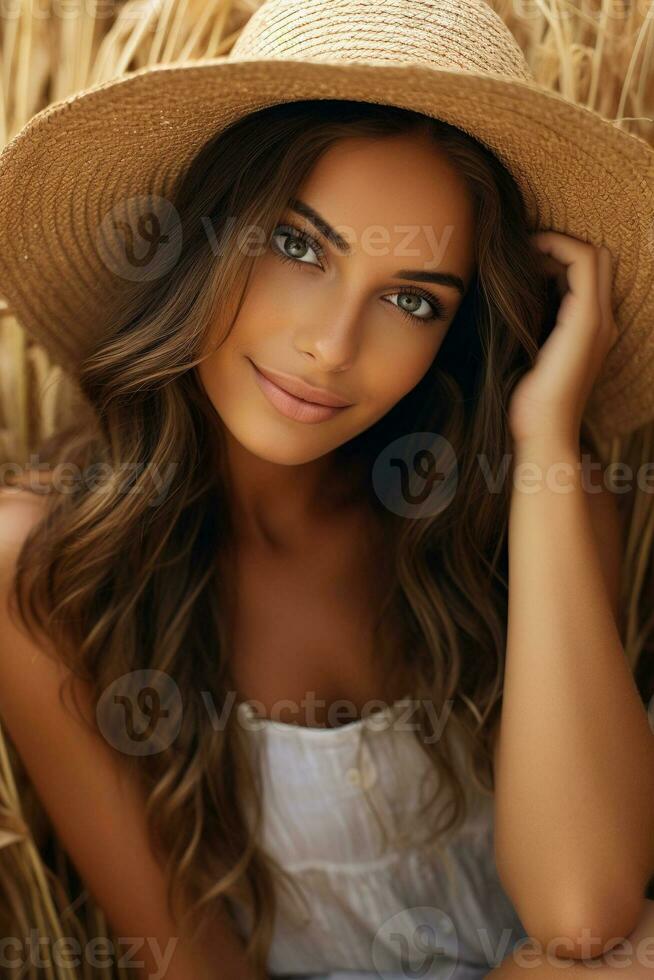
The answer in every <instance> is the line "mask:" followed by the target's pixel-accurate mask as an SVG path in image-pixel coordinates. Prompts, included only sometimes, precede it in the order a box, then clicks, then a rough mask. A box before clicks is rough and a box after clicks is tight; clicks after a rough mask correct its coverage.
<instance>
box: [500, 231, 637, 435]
mask: <svg viewBox="0 0 654 980" xmlns="http://www.w3.org/2000/svg"><path fill="white" fill-rule="evenodd" d="M532 239H533V241H534V244H535V245H536V247H537V248H539V249H540V250H541V251H542V252H543V253H544V254H545V256H546V258H545V259H544V266H545V270H546V272H547V273H548V274H549V275H550V276H555V277H556V279H557V283H558V287H559V294H560V295H562V296H563V299H562V301H561V304H560V307H559V310H558V315H557V318H556V323H555V325H554V328H553V330H552V332H551V333H550V335H549V337H548V338H547V340H546V341H545V343H544V344H543V346H542V347H541V348H540V350H539V352H538V355H537V357H536V360H535V362H534V366H533V367H532V368H531V369H530V370H529V371H528V372H527V373H526V374H525V375H524V376H523V377H522V378H521V379H520V381H519V382H518V384H517V385H516V387H515V388H514V390H513V393H512V395H511V399H510V404H509V409H508V419H509V427H510V430H511V434H512V436H513V439H514V440H515V442H516V443H526V442H529V443H533V442H534V441H536V442H538V441H539V440H545V441H546V442H548V443H550V444H551V443H554V444H557V445H565V446H574V447H576V448H577V449H578V447H579V438H580V430H581V421H582V417H583V413H584V409H585V406H586V403H587V401H588V397H589V395H590V393H591V391H592V388H593V385H594V383H595V381H596V379H597V376H598V375H599V372H600V369H601V367H602V364H603V363H604V359H605V358H606V355H607V354H608V352H609V350H610V348H611V347H612V346H613V344H614V343H615V342H616V340H617V339H618V336H619V333H618V328H617V326H616V323H615V320H614V317H613V310H612V306H611V253H610V252H609V250H608V249H607V248H606V247H605V246H603V245H602V246H601V247H599V248H597V247H596V246H594V245H592V244H590V243H587V242H582V241H580V240H579V239H578V238H573V237H572V236H570V235H564V234H562V233H561V232H556V231H541V232H536V233H535V234H534V235H532ZM566 287H567V291H566Z"/></svg>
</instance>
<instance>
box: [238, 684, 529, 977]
mask: <svg viewBox="0 0 654 980" xmlns="http://www.w3.org/2000/svg"><path fill="white" fill-rule="evenodd" d="M412 711H413V709H412V701H411V698H408V697H407V698H403V699H398V701H396V702H395V703H394V704H393V705H390V706H386V707H385V708H383V709H381V710H378V711H375V712H374V713H373V714H368V715H366V716H364V717H363V718H360V719H357V720H356V721H351V722H348V723H346V724H344V725H341V726H339V727H336V728H316V727H311V728H308V727H305V726H300V725H293V724H286V723H284V722H280V721H276V720H272V719H265V718H257V717H256V715H255V713H254V711H253V709H252V708H251V707H250V705H249V704H247V703H246V702H240V703H239V705H238V715H239V721H240V723H241V724H242V726H243V728H244V729H245V731H246V732H247V736H246V737H247V739H248V744H249V745H251V747H252V749H253V750H254V754H253V756H252V758H253V760H254V761H255V765H257V766H258V768H259V772H260V776H261V792H262V794H263V801H264V802H263V828H262V840H261V843H262V845H263V847H264V848H265V850H266V851H267V853H269V854H270V855H272V856H273V857H274V858H275V859H276V860H277V861H278V862H279V863H280V865H281V866H282V867H283V868H284V869H285V871H286V872H287V873H288V874H289V875H290V876H291V878H292V880H293V882H295V883H296V885H297V886H298V887H299V889H300V893H301V896H302V898H303V899H304V901H305V903H306V906H303V905H302V904H301V903H300V904H298V900H297V898H295V891H292V892H291V891H289V890H288V889H287V888H284V887H283V886H282V887H280V888H278V902H279V907H278V912H277V919H276V923H275V929H274V935H273V941H272V945H271V948H270V954H269V959H268V969H269V972H270V974H271V975H272V976H275V977H277V976H280V977H281V976H289V977H294V978H300V977H307V976H311V977H316V978H317V977H318V976H320V977H329V980H337V978H340V977H341V976H342V977H343V980H346V978H347V980H356V978H357V977H359V975H361V976H362V977H369V978H370V980H372V978H373V977H374V978H378V977H380V976H382V977H388V978H389V980H390V978H393V980H394V978H395V977H397V978H398V980H399V978H400V977H401V978H402V980H405V978H406V977H410V976H415V977H418V976H419V977H421V978H429V980H432V978H433V980H481V978H482V977H485V976H486V974H487V973H488V972H489V970H490V969H491V968H492V967H493V966H494V965H496V964H497V963H499V962H500V960H502V959H503V958H504V957H505V956H506V955H507V954H508V953H509V952H510V951H511V949H512V948H513V946H514V945H515V944H516V943H517V942H518V941H519V940H520V939H522V938H524V937H525V936H526V935H527V934H526V932H525V930H524V928H523V926H522V923H521V922H520V919H519V918H518V915H517V913H516V911H515V909H514V908H513V905H512V904H511V902H510V900H509V898H508V896H507V895H506V893H505V892H504V890H503V888H502V886H501V884H500V881H499V878H498V876H497V870H496V867H495V861H494V854H493V801H492V798H491V797H489V796H483V795H482V794H480V793H475V794H473V793H472V792H470V796H469V798H470V801H471V805H470V810H469V811H468V815H467V817H466V820H465V821H464V823H463V825H462V826H460V827H459V828H458V829H456V830H455V831H449V832H448V834H447V835H446V837H445V838H441V839H440V842H441V850H442V852H443V853H438V852H437V850H436V849H434V847H433V846H432V847H429V846H426V845H425V844H424V843H422V842H421V841H422V839H423V838H425V837H426V836H427V833H428V829H429V828H427V829H425V828H426V821H427V820H428V819H429V813H430V812H432V813H435V815H436V816H438V814H439V813H440V812H441V808H442V806H443V805H444V799H446V797H445V796H444V794H443V795H442V796H439V797H438V799H437V801H436V802H435V805H434V808H432V809H431V810H430V809H428V810H427V811H426V814H425V816H423V817H422V819H421V820H418V817H417V816H416V814H417V809H418V806H419V804H420V803H421V802H423V801H424V800H425V799H427V798H428V797H429V796H430V795H431V794H432V793H433V792H434V789H435V786H437V785H438V775H437V773H436V770H435V769H434V766H433V763H431V762H430V760H429V758H428V757H427V756H426V754H425V752H424V750H423V749H422V748H421V747H420V745H419V744H418V743H417V741H416V735H415V734H414V731H413V729H414V728H415V721H412ZM454 752H455V755H456V753H457V745H455V748H454ZM458 759H459V761H462V756H461V755H460V754H459V756H458ZM257 760H258V761H257ZM425 794H427V795H425ZM448 865H449V866H450V869H451V878H448V873H447V866H448ZM232 907H233V909H234V914H235V916H236V919H237V923H238V925H239V927H240V929H241V933H242V935H243V936H245V935H247V934H248V933H249V928H250V921H249V916H248V913H247V910H246V909H245V908H244V907H241V906H240V904H239V903H236V902H233V903H232ZM427 962H429V964H430V966H429V969H427ZM341 971H355V972H341Z"/></svg>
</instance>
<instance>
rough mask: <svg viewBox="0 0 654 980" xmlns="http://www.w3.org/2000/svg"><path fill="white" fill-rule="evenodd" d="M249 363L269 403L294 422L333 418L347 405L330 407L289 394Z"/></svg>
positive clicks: (252, 363) (322, 420) (320, 420)
mask: <svg viewBox="0 0 654 980" xmlns="http://www.w3.org/2000/svg"><path fill="white" fill-rule="evenodd" d="M248 360H249V358H248ZM250 364H251V365H252V368H253V370H254V376H255V378H256V381H257V384H258V385H259V387H260V388H261V390H262V392H263V393H264V395H265V396H266V398H267V399H268V401H269V402H270V403H271V405H273V406H274V407H275V408H276V409H277V410H278V411H279V412H281V414H282V415H285V416H286V418H289V419H294V421H296V422H325V421H327V419H331V418H334V416H335V415H338V413H339V412H343V411H345V408H348V407H349V406H347V405H346V406H343V407H338V408H336V407H332V406H331V405H318V404H317V403H316V402H308V401H305V400H304V399H303V398H296V397H295V395H291V394H290V393H289V392H288V391H285V389H284V388H280V386H279V385H276V384H275V383H274V381H271V380H270V379H269V378H266V377H265V375H263V374H262V373H261V371H259V369H258V368H257V366H256V364H255V363H254V362H253V361H250Z"/></svg>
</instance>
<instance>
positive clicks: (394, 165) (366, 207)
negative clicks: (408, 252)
mask: <svg viewBox="0 0 654 980" xmlns="http://www.w3.org/2000/svg"><path fill="white" fill-rule="evenodd" d="M297 197H299V198H301V199H302V200H304V201H306V202H307V203H308V204H310V205H311V206H312V207H313V208H314V209H315V210H316V211H318V212H319V213H320V214H321V215H322V216H323V217H324V218H325V219H326V220H327V221H328V222H329V223H330V224H331V225H332V226H333V227H334V228H335V229H336V230H337V231H340V233H341V234H342V235H343V237H344V238H346V239H347V240H348V241H350V242H352V244H353V245H354V248H355V250H357V247H358V244H359V243H360V242H361V240H362V239H361V236H362V235H364V234H366V229H368V233H370V231H371V230H372V229H374V228H378V227H381V228H383V229H384V231H385V232H386V233H387V234H388V236H389V239H388V240H389V242H390V243H391V245H395V246H397V247H401V246H402V242H404V243H405V245H406V242H407V232H408V230H409V229H411V231H412V233H413V237H412V241H411V243H410V245H408V246H407V248H409V249H412V250H413V254H414V255H415V256H416V257H419V256H423V257H425V256H427V255H428V254H433V251H434V243H435V242H438V243H439V244H440V245H441V246H442V248H443V250H444V254H446V255H447V258H448V259H449V260H450V261H451V262H453V261H456V262H457V263H458V265H459V269H460V270H463V269H466V270H468V269H469V266H470V260H471V253H472V237H473V223H474V222H473V208H472V200H471V198H470V193H469V190H468V188H467V185H466V183H465V181H464V178H463V177H462V176H461V174H459V173H458V172H457V170H456V166H455V164H454V163H453V162H452V161H451V160H450V159H449V157H447V156H446V155H445V152H444V151H443V150H442V149H440V147H438V145H437V144H436V143H435V142H434V141H433V140H431V139H430V138H429V137H427V136H425V135H423V134H419V135H413V134H412V135H410V136H405V135H402V136H392V137H381V138H380V137H376V138H369V137H347V138H344V139H341V140H339V141H338V142H337V143H335V144H334V145H333V146H332V147H330V148H329V149H328V150H327V151H326V152H325V153H324V154H323V156H322V157H321V158H320V159H319V160H318V162H317V163H316V165H315V167H314V168H313V170H312V171H311V173H310V174H309V175H308V177H307V178H306V179H305V181H304V182H303V183H302V185H301V186H300V188H298V193H297ZM428 229H430V231H429V230H428ZM353 236H354V240H353Z"/></svg>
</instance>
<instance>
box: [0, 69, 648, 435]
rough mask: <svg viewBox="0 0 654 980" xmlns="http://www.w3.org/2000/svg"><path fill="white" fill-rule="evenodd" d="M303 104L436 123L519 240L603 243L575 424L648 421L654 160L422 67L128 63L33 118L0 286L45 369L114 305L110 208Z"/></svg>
mask: <svg viewBox="0 0 654 980" xmlns="http://www.w3.org/2000/svg"><path fill="white" fill-rule="evenodd" d="M304 99H345V100H359V101H366V102H375V103H381V104H388V105H395V106H399V107H403V108H408V109H413V110H415V111H418V112H422V113H424V114H426V115H430V116H435V117H437V118H440V119H443V120H445V121H446V122H448V123H450V124H452V125H454V126H457V127H459V128H460V129H462V130H464V131H465V132H467V133H469V134H470V135H471V136H473V137H474V138H475V139H477V140H479V141H480V142H482V143H483V144H484V145H486V146H487V147H488V148H489V149H490V150H491V151H492V152H494V153H495V154H496V156H497V157H498V158H499V159H500V160H501V161H502V163H503V164H504V165H505V166H506V167H507V169H508V170H509V171H510V172H511V174H512V175H513V177H514V179H515V180H516V182H517V184H518V186H519V187H520V190H521V192H522V194H523V198H524V200H525V204H526V207H527V213H528V215H529V221H530V225H531V228H532V230H537V229H546V228H547V229H553V230H556V231H560V232H564V233H566V234H569V235H573V236H575V237H577V238H580V239H582V240H584V241H591V242H593V243H594V244H596V245H600V244H604V245H606V246H607V247H608V248H609V250H610V251H611V254H612V256H613V259H614V268H613V309H614V313H615V319H616V323H617V326H618V329H619V332H620V336H619V339H618V341H617V342H616V344H615V345H614V346H613V347H612V349H611V350H610V351H609V354H608V356H607V358H606V361H605V363H604V365H603V369H602V372H601V375H600V377H599V378H598V380H597V383H596V385H595V387H594V389H593V392H592V394H591V397H590V400H589V403H588V408H587V417H588V418H589V420H590V422H591V424H592V425H593V426H594V427H596V430H597V431H599V432H601V433H602V435H603V436H605V437H607V438H608V437H610V436H612V435H616V434H620V433H627V432H630V431H632V430H633V429H635V428H636V427H637V426H638V425H640V424H643V423H645V422H646V421H649V420H650V419H651V418H654V150H653V149H652V147H650V146H649V144H648V143H646V142H645V141H644V140H643V139H641V138H639V137H637V136H634V135H632V134H628V133H626V132H624V131H623V130H621V129H619V128H618V127H617V126H616V125H614V124H613V123H611V122H610V121H608V120H606V119H604V118H603V117H602V116H601V115H599V114H598V113H596V112H594V111H593V110H590V109H586V108H584V107H582V106H579V105H577V104H575V103H573V102H570V101H569V100H567V99H565V98H563V97H562V96H560V95H558V94H557V93H555V92H551V91H549V90H547V89H544V88H543V87H542V86H540V85H538V84H536V83H535V82H529V81H521V80H510V79H507V78H506V77H505V76H500V75H497V76H493V75H489V74H486V73H483V74H482V73H475V72H470V71H467V70H457V69H448V70H445V69H434V68H432V67H422V66H420V65H407V66H396V65H393V66H388V65H384V64H383V63H375V64H372V63H371V64H365V63H352V64H349V65H343V64H340V63H339V64H337V63H333V62H328V61H289V60H286V59H284V60H281V59H279V60H264V61H255V60H251V61H250V60H230V59H229V57H221V58H212V59H206V60H204V61H193V62H186V63H174V64H168V65H157V66H150V67H147V68H143V69H139V70H137V71H134V72H131V73H129V74H125V75H123V76H120V77H118V78H116V79H113V80H111V81H109V82H103V83H101V84H99V85H95V86H93V87H91V88H89V89H86V90H84V91H83V92H80V93H78V94H77V95H75V96H72V97H69V98H67V99H64V100H61V101H59V102H56V103H53V104H51V105H50V106H48V107H47V108H45V109H43V110H42V111H41V112H39V113H37V114H36V115H35V116H34V117H33V118H32V119H31V120H30V121H29V122H28V123H27V124H26V125H25V126H24V127H23V129H22V130H21V131H20V132H19V133H18V134H17V135H16V136H15V137H14V138H13V139H12V140H11V141H10V142H9V143H8V144H7V146H6V147H5V148H4V150H3V152H2V153H1V154H0V292H1V293H2V294H3V295H4V296H5V297H6V300H7V302H8V305H9V307H10V309H11V310H12V311H13V312H15V314H16V316H17V317H18V319H19V320H20V322H21V323H22V325H23V326H24V327H25V329H26V330H27V331H28V333H30V334H31V335H32V336H34V337H35V339H37V340H38V341H39V342H40V343H42V344H43V345H44V346H45V347H46V349H47V350H48V351H49V353H50V354H51V356H52V358H53V360H55V361H57V362H58V363H61V364H62V365H64V366H65V367H66V368H69V369H71V370H74V365H75V363H76V361H77V360H78V358H79V357H80V354H81V352H83V351H85V350H87V349H88V348H89V345H90V343H91V342H92V340H93V338H94V337H95V336H96V335H97V332H98V330H99V329H100V327H101V322H102V315H101V313H105V312H106V311H109V310H110V309H111V299H112V297H114V296H116V295H117V290H118V289H119V286H120V282H119V281H117V280H118V277H117V276H116V273H115V271H114V270H113V269H112V268H111V263H108V262H107V260H106V254H103V249H102V247H100V244H99V243H100V242H101V236H100V235H99V229H100V228H101V226H102V222H103V219H105V218H106V216H107V214H108V213H110V212H111V211H112V209H114V208H115V207H116V206H117V204H118V202H120V201H124V200H127V199H130V198H132V197H135V196H144V195H154V196H156V197H158V198H163V199H167V198H170V194H171V191H172V188H173V187H174V185H175V184H176V183H177V181H178V179H179V177H180V175H181V174H182V173H183V172H184V171H185V170H186V168H187V166H188V165H189V163H190V162H191V160H192V158H193V156H194V155H195V154H196V152H197V151H198V150H199V149H200V147H201V146H202V145H203V144H204V143H205V142H206V141H207V140H208V139H209V138H210V137H211V136H212V135H214V134H218V133H219V132H220V131H221V130H223V129H224V128H225V127H226V126H228V125H230V124H231V123H232V122H235V121H236V120H238V119H239V118H241V117H242V116H244V115H247V114H248V113H250V112H253V111H255V110H258V109H262V108H264V107H267V106H270V105H274V104H278V103H280V102H291V101H298V100H304Z"/></svg>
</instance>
